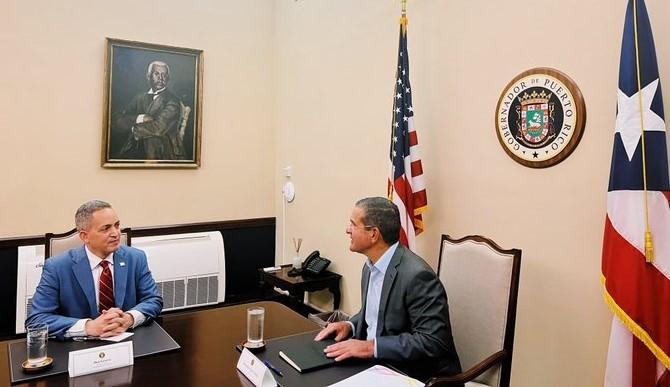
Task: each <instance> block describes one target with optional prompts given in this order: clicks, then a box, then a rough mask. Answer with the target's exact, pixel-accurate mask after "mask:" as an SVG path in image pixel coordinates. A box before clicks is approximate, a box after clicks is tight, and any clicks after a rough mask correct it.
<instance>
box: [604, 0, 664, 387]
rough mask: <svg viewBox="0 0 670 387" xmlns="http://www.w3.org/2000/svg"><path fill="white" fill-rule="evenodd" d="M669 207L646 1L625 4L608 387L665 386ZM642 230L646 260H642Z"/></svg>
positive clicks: (611, 236) (610, 195)
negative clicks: (649, 253) (648, 243)
mask: <svg viewBox="0 0 670 387" xmlns="http://www.w3.org/2000/svg"><path fill="white" fill-rule="evenodd" d="M645 185H646V190H645ZM669 202H670V183H669V178H668V151H667V146H666V130H665V122H664V114H663V98H662V96H661V85H660V81H659V74H658V66H657V64H656V52H655V49H654V40H653V37H652V33H651V25H650V23H649V17H648V15H647V9H646V7H645V5H644V1H643V0H629V2H628V8H627V10H626V19H625V24H624V32H623V41H622V46H621V62H620V65H619V91H618V96H617V118H616V129H615V133H614V149H613V151H612V165H611V169H610V180H609V188H608V192H607V218H606V219H605V233H604V234H605V235H604V239H603V255H602V283H603V286H604V296H605V300H606V302H607V304H608V306H609V308H610V309H611V310H612V312H613V313H614V318H613V320H612V329H611V333H610V343H609V351H608V355H607V370H606V373H605V383H604V384H605V386H608V387H649V386H670V375H669V373H668V368H669V367H670V357H668V355H669V354H670V206H669V204H668V203H669ZM646 231H650V232H651V238H652V241H653V252H654V254H653V255H654V259H653V261H651V262H647V260H646V259H645V232H646Z"/></svg>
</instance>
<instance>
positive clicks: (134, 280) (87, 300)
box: [26, 246, 163, 340]
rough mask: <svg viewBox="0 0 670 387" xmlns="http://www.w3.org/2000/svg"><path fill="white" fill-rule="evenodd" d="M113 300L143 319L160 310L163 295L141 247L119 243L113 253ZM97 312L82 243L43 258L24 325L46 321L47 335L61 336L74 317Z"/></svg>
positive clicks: (96, 315) (152, 316)
mask: <svg viewBox="0 0 670 387" xmlns="http://www.w3.org/2000/svg"><path fill="white" fill-rule="evenodd" d="M114 304H115V306H116V307H117V308H119V309H121V310H123V311H124V312H125V311H128V310H130V309H135V310H137V311H139V312H141V313H142V314H144V315H145V316H146V317H147V322H148V321H150V320H151V319H152V318H155V317H156V316H158V314H160V312H161V309H162V308H163V299H162V298H161V296H160V295H159V294H158V291H157V289H156V283H155V282H154V279H153V277H152V276H151V272H150V271H149V266H148V265H147V257H146V255H145V254H144V252H143V251H141V250H138V249H135V248H132V247H127V246H120V247H119V249H118V250H117V251H116V252H115V253H114ZM99 315H100V313H99V312H98V305H97V304H96V301H95V286H94V284H93V274H92V273H91V266H90V264H89V261H88V257H87V256H86V250H85V249H84V247H83V246H82V247H80V248H77V249H72V250H70V251H68V252H67V253H63V254H60V255H58V256H55V257H53V258H49V259H47V260H45V262H44V269H43V271H42V278H41V280H40V283H39V285H37V290H36V291H35V295H34V296H33V302H32V309H31V310H30V314H29V315H28V318H27V319H26V326H27V325H31V324H39V323H46V324H48V325H49V335H50V336H51V335H55V336H56V338H57V339H60V340H63V339H64V335H65V332H66V331H67V330H68V329H70V327H72V325H74V324H75V323H76V322H77V321H78V320H80V319H83V318H91V319H95V318H96V317H98V316H99Z"/></svg>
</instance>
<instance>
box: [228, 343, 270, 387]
mask: <svg viewBox="0 0 670 387" xmlns="http://www.w3.org/2000/svg"><path fill="white" fill-rule="evenodd" d="M237 369H238V370H240V372H242V373H243V374H244V376H246V377H247V378H248V379H249V380H250V381H251V383H253V384H254V386H257V387H277V381H276V380H275V378H274V377H273V376H272V373H270V370H269V369H268V367H266V366H265V364H263V362H262V361H261V360H260V359H258V358H257V357H256V356H255V355H254V354H253V353H251V351H249V350H248V349H246V348H244V349H243V350H242V354H241V355H240V360H238V361H237Z"/></svg>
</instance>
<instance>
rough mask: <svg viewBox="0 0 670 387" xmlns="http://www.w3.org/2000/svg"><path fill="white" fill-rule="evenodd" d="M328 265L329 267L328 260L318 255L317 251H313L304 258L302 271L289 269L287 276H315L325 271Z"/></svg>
mask: <svg viewBox="0 0 670 387" xmlns="http://www.w3.org/2000/svg"><path fill="white" fill-rule="evenodd" d="M328 265H330V259H328V258H323V257H322V256H321V255H320V254H319V250H315V251H313V252H312V253H311V254H310V255H308V256H307V258H305V262H303V263H302V269H291V270H290V271H289V272H288V275H289V276H290V277H295V276H298V275H306V276H317V275H319V274H321V273H322V272H323V271H324V270H326V268H327V267H328Z"/></svg>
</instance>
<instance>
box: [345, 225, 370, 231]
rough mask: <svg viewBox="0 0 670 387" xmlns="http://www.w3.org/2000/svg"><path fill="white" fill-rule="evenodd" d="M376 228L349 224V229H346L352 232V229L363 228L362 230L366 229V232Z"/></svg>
mask: <svg viewBox="0 0 670 387" xmlns="http://www.w3.org/2000/svg"><path fill="white" fill-rule="evenodd" d="M374 227H375V226H366V225H364V224H363V225H360V226H359V225H357V224H353V223H349V224H347V228H346V229H347V230H350V229H354V228H362V229H365V230H372V229H373V228H374Z"/></svg>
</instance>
